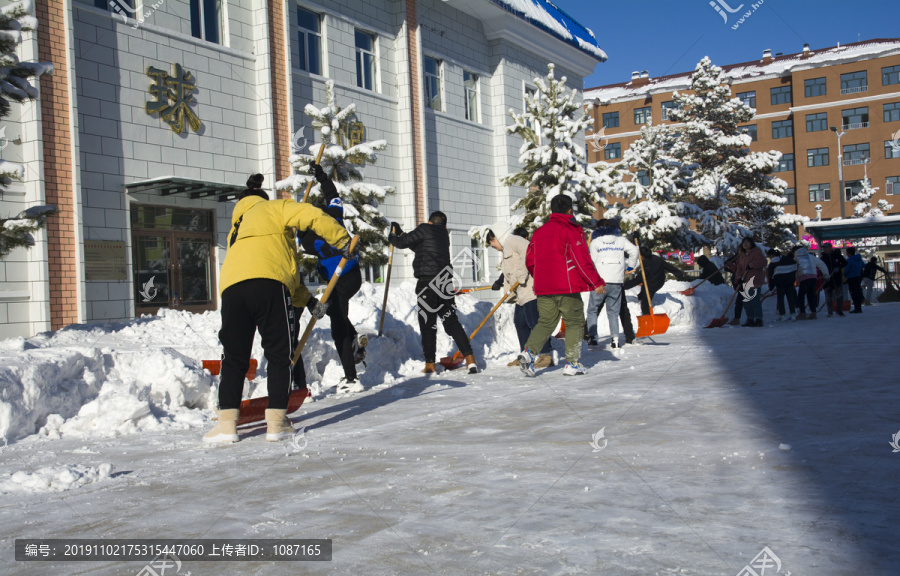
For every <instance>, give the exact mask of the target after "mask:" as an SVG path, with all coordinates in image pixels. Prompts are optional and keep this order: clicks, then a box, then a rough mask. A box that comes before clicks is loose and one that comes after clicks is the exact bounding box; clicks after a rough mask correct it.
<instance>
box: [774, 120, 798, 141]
mask: <svg viewBox="0 0 900 576" xmlns="http://www.w3.org/2000/svg"><path fill="white" fill-rule="evenodd" d="M793 135H794V121H793V120H781V121H780V122H772V139H773V140H777V139H778V138H790V137H791V136H793Z"/></svg>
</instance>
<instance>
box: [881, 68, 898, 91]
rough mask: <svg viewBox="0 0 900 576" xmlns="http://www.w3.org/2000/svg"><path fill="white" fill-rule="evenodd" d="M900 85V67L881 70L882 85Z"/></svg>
mask: <svg viewBox="0 0 900 576" xmlns="http://www.w3.org/2000/svg"><path fill="white" fill-rule="evenodd" d="M891 84H900V66H888V67H887V68H882V69H881V85H882V86H889V85H891Z"/></svg>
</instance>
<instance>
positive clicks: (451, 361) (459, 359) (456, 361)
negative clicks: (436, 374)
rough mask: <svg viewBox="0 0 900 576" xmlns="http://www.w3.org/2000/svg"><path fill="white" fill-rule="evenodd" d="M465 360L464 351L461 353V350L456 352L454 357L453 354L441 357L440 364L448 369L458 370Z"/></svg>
mask: <svg viewBox="0 0 900 576" xmlns="http://www.w3.org/2000/svg"><path fill="white" fill-rule="evenodd" d="M463 360H465V358H464V357H463V355H462V353H461V352H457V353H456V354H454V355H453V356H452V357H451V356H444V357H443V358H441V359H440V360H438V364H440V365H441V366H443V367H444V368H446V369H447V370H456V369H457V368H459V367H460V366H462V364H463Z"/></svg>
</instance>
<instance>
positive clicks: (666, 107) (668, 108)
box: [660, 100, 678, 120]
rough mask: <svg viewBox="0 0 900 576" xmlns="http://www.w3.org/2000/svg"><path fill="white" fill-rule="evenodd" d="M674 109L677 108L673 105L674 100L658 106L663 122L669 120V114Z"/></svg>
mask: <svg viewBox="0 0 900 576" xmlns="http://www.w3.org/2000/svg"><path fill="white" fill-rule="evenodd" d="M675 108H678V106H677V105H676V104H675V101H674V100H669V101H668V102H663V103H662V104H661V105H660V109H661V110H662V114H661V116H662V119H663V120H668V119H669V112H670V111H672V110H674V109H675Z"/></svg>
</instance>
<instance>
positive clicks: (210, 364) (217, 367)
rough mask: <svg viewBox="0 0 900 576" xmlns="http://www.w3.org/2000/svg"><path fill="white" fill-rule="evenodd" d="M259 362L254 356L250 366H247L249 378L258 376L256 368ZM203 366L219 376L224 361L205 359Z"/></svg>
mask: <svg viewBox="0 0 900 576" xmlns="http://www.w3.org/2000/svg"><path fill="white" fill-rule="evenodd" d="M257 366H258V363H257V362H256V360H254V359H253V358H251V359H250V367H249V368H247V375H246V376H247V380H253V379H254V378H256V368H257ZM203 367H204V368H205V369H206V370H209V373H210V374H212V375H213V376H218V375H219V372H221V371H222V361H221V360H204V361H203Z"/></svg>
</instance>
